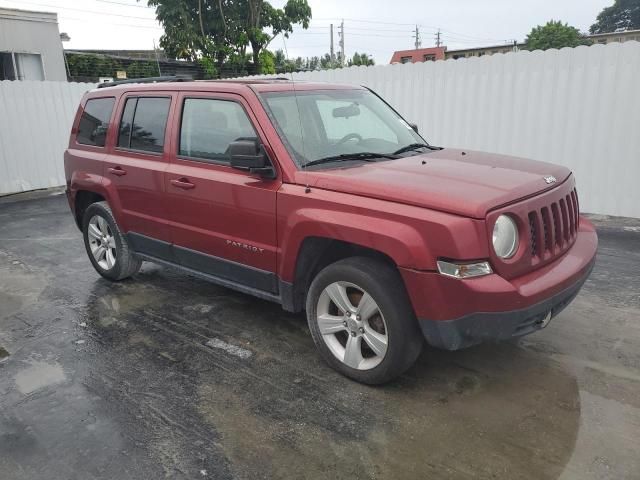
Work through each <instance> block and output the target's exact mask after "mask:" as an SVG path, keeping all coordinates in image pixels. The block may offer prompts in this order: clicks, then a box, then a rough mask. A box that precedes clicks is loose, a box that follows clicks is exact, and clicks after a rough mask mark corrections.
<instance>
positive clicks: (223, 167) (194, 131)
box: [166, 93, 281, 293]
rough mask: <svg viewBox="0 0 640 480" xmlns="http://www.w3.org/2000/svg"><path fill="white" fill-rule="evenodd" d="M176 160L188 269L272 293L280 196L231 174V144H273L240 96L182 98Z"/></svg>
mask: <svg viewBox="0 0 640 480" xmlns="http://www.w3.org/2000/svg"><path fill="white" fill-rule="evenodd" d="M177 112H179V113H178V115H176V117H179V118H178V122H176V126H177V127H178V128H177V129H176V132H175V134H174V142H175V148H174V155H172V159H171V165H170V166H169V169H168V170H167V174H166V190H167V198H168V209H169V210H168V213H169V219H170V222H171V233H172V239H173V244H174V254H175V256H176V259H177V261H178V262H179V263H180V264H182V265H183V266H185V267H189V268H193V269H195V270H199V271H202V272H204V273H208V274H211V275H214V276H216V277H221V278H224V279H226V280H230V281H232V282H235V283H238V284H242V285H244V286H249V287H252V288H255V289H258V290H262V291H267V292H270V293H276V292H277V282H276V276H275V271H276V247H277V241H276V191H277V190H278V188H279V187H280V183H281V182H280V180H279V179H275V180H269V179H264V178H261V177H259V176H257V175H252V174H249V173H248V172H246V171H242V170H237V169H233V168H231V166H230V165H229V160H228V157H227V149H228V147H229V143H231V142H232V141H234V140H240V139H258V141H260V142H261V143H262V144H265V143H266V137H265V135H264V134H263V132H262V131H261V130H260V126H259V125H258V123H257V122H256V119H255V117H254V115H253V112H252V111H251V109H250V107H249V105H248V104H247V103H246V102H245V101H244V99H243V98H242V97H240V96H238V95H233V94H222V93H220V94H213V93H202V94H199V93H182V94H180V95H179V97H178V105H177Z"/></svg>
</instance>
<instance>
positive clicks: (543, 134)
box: [294, 42, 640, 217]
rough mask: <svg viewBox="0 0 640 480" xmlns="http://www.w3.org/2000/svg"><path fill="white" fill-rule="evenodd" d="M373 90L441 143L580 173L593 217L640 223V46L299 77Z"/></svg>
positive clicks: (582, 196)
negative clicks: (631, 219) (617, 217)
mask: <svg viewBox="0 0 640 480" xmlns="http://www.w3.org/2000/svg"><path fill="white" fill-rule="evenodd" d="M294 78H296V79H300V80H310V81H327V82H341V83H356V84H359V85H366V86H368V87H370V88H372V89H374V90H375V91H376V92H378V93H379V94H380V95H381V96H382V97H383V98H385V99H386V100H387V101H388V102H389V103H390V104H391V105H393V106H394V107H396V108H397V110H398V111H399V112H400V113H401V114H402V115H403V116H404V117H405V118H406V119H407V120H408V121H410V122H415V123H417V124H418V126H419V127H420V132H421V133H422V134H423V135H424V137H425V138H426V139H427V140H428V141H429V142H431V143H433V144H434V145H443V146H449V147H464V148H468V149H476V150H484V151H489V152H497V153H504V154H509V155H517V156H522V157H528V158H533V159H536V160H543V161H547V162H552V163H557V164H561V165H566V166H567V167H569V168H571V169H572V170H573V171H574V173H575V175H576V179H577V182H578V191H579V194H580V200H581V208H582V210H583V211H586V212H593V213H600V214H608V215H621V216H628V217H640V43H638V42H626V43H622V44H618V43H614V44H609V45H606V46H604V45H595V46H592V47H579V48H565V49H562V50H548V51H546V52H541V51H536V52H518V53H509V54H506V55H493V56H484V57H476V58H468V59H464V60H448V61H444V62H442V61H440V62H427V63H416V64H412V65H381V66H374V67H351V68H345V69H341V70H327V71H318V72H305V73H298V74H294Z"/></svg>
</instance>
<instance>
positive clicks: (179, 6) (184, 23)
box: [147, 0, 311, 73]
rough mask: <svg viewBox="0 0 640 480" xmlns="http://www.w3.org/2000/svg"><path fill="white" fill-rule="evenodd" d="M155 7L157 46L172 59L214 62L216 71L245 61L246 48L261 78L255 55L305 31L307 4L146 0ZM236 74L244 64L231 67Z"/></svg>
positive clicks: (297, 0) (296, 1)
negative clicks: (276, 40) (230, 62)
mask: <svg viewBox="0 0 640 480" xmlns="http://www.w3.org/2000/svg"><path fill="white" fill-rule="evenodd" d="M147 3H148V5H150V6H153V7H155V9H156V18H157V20H158V21H159V22H160V24H161V25H162V26H163V28H164V35H162V37H161V38H160V46H161V47H162V48H163V49H164V50H165V51H166V52H167V54H168V55H170V56H173V57H175V58H182V59H187V60H197V59H201V58H203V57H206V58H212V59H215V67H216V71H222V70H223V64H224V63H225V62H227V61H228V60H230V59H231V57H232V56H233V59H234V60H238V59H240V60H241V61H243V62H244V60H245V59H246V58H247V57H246V55H247V48H248V47H251V58H252V61H253V67H254V73H261V67H260V65H261V60H262V57H261V56H260V54H261V52H262V51H263V50H264V49H266V47H267V46H268V45H269V43H270V42H271V41H272V40H273V39H274V38H275V37H276V36H277V35H280V34H283V35H284V36H285V37H288V36H289V34H291V33H292V32H293V26H294V25H296V24H301V25H302V27H303V28H305V29H306V28H308V27H309V21H310V19H311V7H309V5H308V3H307V0H287V3H286V4H285V5H284V8H274V7H273V6H272V5H271V4H270V3H269V2H267V1H265V0H147ZM236 65H239V66H240V67H241V69H243V70H244V69H245V68H246V64H236Z"/></svg>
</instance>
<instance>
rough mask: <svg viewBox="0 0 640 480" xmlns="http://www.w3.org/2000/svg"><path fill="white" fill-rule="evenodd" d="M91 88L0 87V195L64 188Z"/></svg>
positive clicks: (19, 84)
mask: <svg viewBox="0 0 640 480" xmlns="http://www.w3.org/2000/svg"><path fill="white" fill-rule="evenodd" d="M93 87H94V85H93V84H90V83H67V82H29V81H24V82H16V81H8V80H7V81H0V195H2V194H6V193H14V192H24V191H28V190H35V189H38V188H47V187H57V186H60V185H64V183H65V178H64V169H63V153H64V150H65V148H66V147H67V144H68V142H69V132H70V131H71V124H72V122H73V117H74V115H75V113H76V110H77V108H78V104H79V103H80V99H81V98H82V94H83V93H84V92H86V91H87V90H89V89H91V88H93Z"/></svg>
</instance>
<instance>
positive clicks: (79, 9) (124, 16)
mask: <svg viewBox="0 0 640 480" xmlns="http://www.w3.org/2000/svg"><path fill="white" fill-rule="evenodd" d="M8 1H9V2H11V3H18V4H21V5H22V4H27V5H34V6H36V7H45V8H55V9H61V10H72V11H75V12H82V13H90V14H94V15H110V16H113V17H123V18H135V19H138V20H151V21H153V22H155V21H156V19H155V18H149V17H137V16H135V15H123V14H120V13H110V12H97V11H95V10H87V9H84V8H73V7H61V6H59V5H50V4H46V3H36V2H26V1H24V0H20V1H17V0H8Z"/></svg>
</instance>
